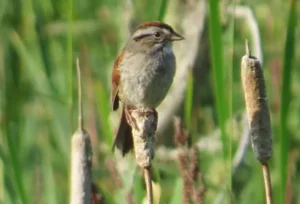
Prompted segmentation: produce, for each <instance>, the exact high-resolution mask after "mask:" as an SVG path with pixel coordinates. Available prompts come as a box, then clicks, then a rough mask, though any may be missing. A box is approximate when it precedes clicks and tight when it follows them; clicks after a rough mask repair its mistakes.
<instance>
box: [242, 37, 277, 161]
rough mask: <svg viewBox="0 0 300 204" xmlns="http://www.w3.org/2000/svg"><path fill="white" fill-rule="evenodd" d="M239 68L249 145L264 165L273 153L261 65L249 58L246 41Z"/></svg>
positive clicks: (253, 58) (254, 59)
mask: <svg viewBox="0 0 300 204" xmlns="http://www.w3.org/2000/svg"><path fill="white" fill-rule="evenodd" d="M241 67H242V70H241V78H242V84H243V90H244V96H245V102H246V109H247V114H248V119H249V125H250V134H251V137H250V138H251V144H252V148H253V151H254V154H255V157H256V158H257V159H258V160H259V161H260V162H261V163H262V164H265V163H266V162H267V160H268V159H270V158H271V156H272V153H273V150H272V133H271V123H270V115H269V108H268V100H267V94H266V87H265V80H264V76H263V70H262V68H261V64H260V62H259V60H258V59H257V58H256V57H254V56H251V53H250V51H249V48H248V42H247V41H246V55H245V56H243V58H242V63H241Z"/></svg>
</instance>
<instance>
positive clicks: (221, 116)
mask: <svg viewBox="0 0 300 204" xmlns="http://www.w3.org/2000/svg"><path fill="white" fill-rule="evenodd" d="M209 38H210V49H211V64H212V72H213V78H214V88H215V97H216V106H217V116H218V122H219V125H220V128H221V140H222V145H223V157H224V159H226V158H228V149H227V147H228V139H227V135H226V130H225V128H226V127H225V123H226V120H227V119H228V113H227V107H228V106H227V104H228V101H227V99H226V98H225V90H226V82H225V80H224V79H225V78H224V70H223V67H224V66H223V45H222V31H221V23H220V14H219V1H218V0H211V1H209Z"/></svg>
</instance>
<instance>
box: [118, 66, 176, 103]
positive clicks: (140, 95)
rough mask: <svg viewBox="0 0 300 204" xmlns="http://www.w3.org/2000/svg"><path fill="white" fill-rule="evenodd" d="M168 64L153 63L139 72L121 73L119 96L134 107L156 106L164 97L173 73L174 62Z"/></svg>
mask: <svg viewBox="0 0 300 204" xmlns="http://www.w3.org/2000/svg"><path fill="white" fill-rule="evenodd" d="M167 65H168V66H157V67H156V68H155V69H152V68H153V65H148V66H151V67H152V68H150V67H145V68H144V69H143V70H141V71H140V72H136V73H131V74H130V73H127V75H122V76H123V77H124V78H123V79H122V80H121V87H120V90H119V91H120V93H119V95H120V98H121V100H122V101H123V102H124V103H125V104H127V105H130V106H132V107H135V108H156V107H157V106H158V105H159V104H160V103H161V102H162V100H163V99H164V98H165V96H166V94H167V92H168V90H169V88H170V86H171V84H172V81H173V77H174V74H175V64H174V63H173V62H172V63H169V64H167Z"/></svg>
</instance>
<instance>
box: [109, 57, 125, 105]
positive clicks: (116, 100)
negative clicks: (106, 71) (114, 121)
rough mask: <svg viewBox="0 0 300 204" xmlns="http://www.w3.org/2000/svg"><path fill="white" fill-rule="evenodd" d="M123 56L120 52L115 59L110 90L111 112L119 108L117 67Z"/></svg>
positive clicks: (118, 74) (118, 73)
mask: <svg viewBox="0 0 300 204" xmlns="http://www.w3.org/2000/svg"><path fill="white" fill-rule="evenodd" d="M122 58H123V55H122V52H121V54H120V55H119V56H118V58H117V59H116V61H115V63H114V68H113V71H112V88H111V106H112V108H113V110H117V109H118V108H119V96H118V90H119V82H120V72H119V69H118V68H119V66H120V63H121V61H122Z"/></svg>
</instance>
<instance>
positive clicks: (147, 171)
mask: <svg viewBox="0 0 300 204" xmlns="http://www.w3.org/2000/svg"><path fill="white" fill-rule="evenodd" d="M144 177H145V183H146V188H147V196H148V204H152V203H153V191H152V179H151V167H150V166H149V167H145V168H144Z"/></svg>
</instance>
